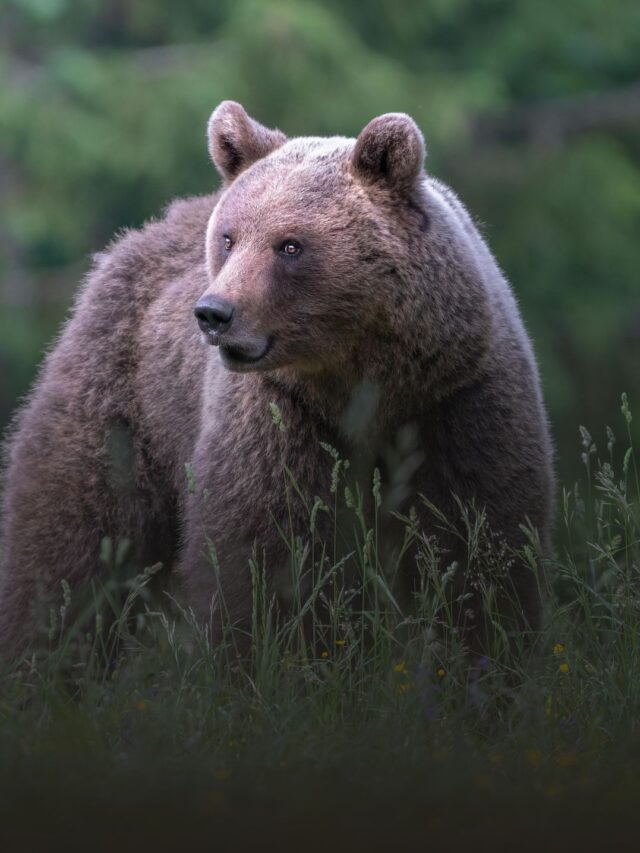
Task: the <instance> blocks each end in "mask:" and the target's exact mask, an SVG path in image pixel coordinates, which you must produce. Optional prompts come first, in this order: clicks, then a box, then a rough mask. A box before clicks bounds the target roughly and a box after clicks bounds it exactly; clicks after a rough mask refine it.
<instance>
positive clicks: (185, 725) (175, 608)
mask: <svg viewBox="0 0 640 853" xmlns="http://www.w3.org/2000/svg"><path fill="white" fill-rule="evenodd" d="M621 408H622V426H623V430H624V431H623V433H622V437H620V438H617V437H616V436H615V435H614V432H613V430H612V429H607V433H606V436H605V441H604V445H603V447H602V448H601V449H599V448H598V446H597V445H596V443H595V442H594V440H593V439H592V437H591V436H590V435H589V433H588V431H587V430H586V429H585V428H581V430H580V436H581V441H582V458H583V462H584V477H583V480H582V482H581V483H580V484H579V485H576V486H575V487H574V488H572V489H570V490H564V491H563V493H562V500H561V507H560V521H559V524H558V530H557V535H556V543H557V548H556V551H555V553H554V554H553V555H548V554H547V555H544V554H542V553H541V549H540V547H539V543H538V541H537V537H536V534H535V531H529V538H528V544H527V546H526V547H525V548H524V549H523V551H522V552H521V553H519V554H517V555H516V554H512V553H508V552H504V553H503V554H502V559H503V563H502V564H501V565H494V564H492V565H491V566H490V565H489V563H488V562H487V561H486V560H485V556H484V555H485V552H484V551H483V542H484V541H485V533H486V519H485V517H484V514H483V513H482V512H476V511H471V510H470V509H469V508H465V507H463V506H460V507H459V509H460V514H461V518H462V519H463V521H464V523H465V524H464V529H465V535H466V538H467V548H468V553H469V555H470V559H471V561H472V562H473V561H475V562H476V564H477V566H476V568H477V567H478V566H479V567H480V570H478V571H476V572H475V573H472V574H473V576H474V578H475V581H474V583H475V587H474V589H473V594H474V595H476V596H478V597H479V599H480V600H481V601H482V603H483V612H484V617H485V620H486V623H487V625H489V626H490V628H491V630H490V632H489V639H488V645H487V647H486V648H485V650H484V653H483V654H482V655H477V654H476V655H471V656H470V655H469V654H468V653H467V652H466V651H465V648H464V636H463V634H462V633H461V631H460V626H459V623H458V619H457V618H456V613H459V612H460V609H461V606H462V607H463V606H464V601H465V598H466V597H467V596H468V595H469V594H470V591H469V589H468V587H467V586H465V585H464V584H463V585H459V584H458V585H456V583H455V581H456V579H457V574H458V573H459V572H460V571H461V569H460V567H458V566H456V565H455V564H452V565H446V561H445V562H444V563H443V554H442V553H441V551H440V550H439V546H438V538H437V535H434V533H433V531H431V532H430V533H429V534H427V533H426V532H425V531H423V530H421V529H420V528H419V526H418V524H417V521H416V514H415V513H413V512H412V513H409V515H407V516H406V517H397V518H396V523H397V524H398V525H402V527H403V529H404V545H403V547H402V549H401V550H400V551H399V552H398V553H397V554H396V556H395V561H391V562H389V560H388V559H387V557H386V556H384V555H383V551H382V546H381V543H380V542H379V534H380V512H381V495H380V479H379V475H378V474H377V473H376V474H375V476H374V480H373V482H372V483H371V484H368V486H367V488H368V489H369V490H370V494H369V495H368V496H367V495H365V490H364V489H359V488H356V487H354V486H352V485H350V483H349V478H348V471H349V467H348V463H347V462H346V461H345V460H342V459H340V457H339V456H338V454H337V452H336V451H335V450H333V449H332V448H326V449H327V453H328V461H329V464H328V470H327V476H328V477H329V478H330V482H331V496H332V498H333V501H334V502H333V505H332V506H329V505H327V504H325V503H323V502H322V501H319V500H316V501H315V502H314V501H310V502H309V504H308V513H309V529H308V531H307V535H306V536H305V537H300V536H299V535H297V533H296V531H294V530H293V529H281V530H280V535H281V536H282V537H283V538H284V540H285V541H286V542H287V545H288V548H289V551H290V555H291V561H290V564H291V576H290V579H289V587H288V591H289V597H290V602H291V607H290V609H289V611H288V615H285V614H284V613H283V611H282V609H281V608H278V607H277V605H276V600H275V597H274V594H273V591H272V588H271V586H270V585H269V584H268V583H267V581H266V574H267V572H266V568H265V567H264V566H263V565H262V564H261V562H260V560H259V559H258V557H257V555H254V559H252V561H251V564H250V571H251V577H252V586H253V608H252V624H251V629H250V632H249V637H247V636H246V635H242V636H239V634H238V632H239V629H237V628H236V627H234V626H231V625H230V626H228V630H227V631H226V633H225V640H224V642H223V643H221V644H219V645H217V646H214V645H213V644H212V642H211V636H210V632H209V631H208V630H207V628H206V626H205V627H203V626H202V625H200V624H198V622H197V620H196V619H195V618H194V616H193V614H192V613H191V612H190V611H189V610H188V609H185V608H184V607H183V606H182V605H181V604H179V603H178V601H176V600H175V599H174V598H173V597H172V596H170V595H169V594H168V593H166V592H165V593H164V594H160V595H158V594H157V593H154V592H153V591H152V589H153V583H154V577H155V573H156V571H157V567H152V568H151V569H147V570H146V571H144V572H143V573H141V574H140V575H138V576H137V577H135V578H134V579H130V580H126V581H119V582H117V581H115V580H113V579H112V580H111V581H109V582H107V583H105V584H104V585H102V586H100V587H98V586H97V585H96V586H94V587H93V593H92V598H91V601H90V602H89V603H88V605H87V606H88V610H87V609H85V610H83V611H82V613H81V614H80V616H79V618H77V619H76V621H75V623H74V624H73V625H72V624H69V616H68V615H69V613H70V612H72V610H73V605H74V600H73V599H74V595H75V593H74V590H72V589H70V588H69V587H68V585H64V588H63V589H62V590H61V600H60V604H59V606H58V607H57V608H55V609H54V610H52V612H51V614H50V620H49V621H50V624H49V635H48V636H49V641H50V647H49V648H48V650H46V651H45V653H43V652H42V650H40V651H39V652H34V653H33V655H32V656H28V657H27V658H25V659H22V660H21V661H19V662H18V663H17V665H15V666H12V667H10V668H6V669H5V671H4V672H3V674H2V694H1V698H0V758H3V761H2V764H1V767H0V781H4V782H5V784H6V783H7V781H8V777H9V775H10V773H16V772H17V771H16V768H22V769H23V771H24V768H36V767H39V768H41V767H42V766H43V762H44V763H45V764H47V763H48V762H49V763H50V762H53V763H54V765H55V762H62V763H66V764H68V763H69V762H72V761H81V762H85V763H88V765H89V766H90V767H92V768H93V772H97V768H98V767H99V768H100V773H102V774H107V776H108V774H113V773H129V772H134V771H136V772H143V770H144V772H146V771H148V769H149V768H150V767H158V768H160V767H161V768H163V769H162V771H160V770H159V771H158V773H159V774H160V775H161V776H162V777H163V778H165V780H166V778H167V777H166V774H167V772H169V776H170V777H171V778H172V779H173V780H174V781H173V783H172V784H177V783H176V782H175V780H176V779H179V778H184V768H185V767H188V768H189V774H190V778H194V779H195V778H197V779H198V780H199V782H198V784H199V785H200V786H202V790H201V791H200V792H199V793H197V796H196V801H197V802H200V799H201V796H202V797H205V799H206V796H209V795H210V796H211V797H212V798H213V799H212V800H211V802H214V801H216V797H219V796H223V794H224V791H227V793H226V794H224V796H225V797H226V796H227V795H228V792H229V791H230V790H236V793H237V792H238V791H239V789H236V788H234V785H239V784H240V781H238V780H242V782H241V788H242V791H244V795H245V796H249V794H247V792H252V793H251V796H255V801H254V805H255V808H258V805H256V803H257V802H258V801H259V800H260V797H263V799H264V796H267V792H268V791H269V790H276V789H278V790H280V789H282V790H285V789H286V790H288V791H290V794H287V796H289V795H290V796H292V797H293V798H294V800H295V797H296V796H297V795H298V791H297V786H298V784H299V783H301V774H302V777H304V779H305V783H304V784H309V778H311V779H313V778H326V777H325V776H324V775H323V774H327V773H329V774H331V773H338V774H341V775H340V776H339V778H340V779H341V780H342V781H341V782H340V783H339V785H338V787H339V788H340V790H342V789H343V788H342V787H341V786H344V785H346V786H347V788H349V787H350V786H351V790H355V798H356V800H358V792H360V793H361V794H362V792H363V791H369V792H371V791H372V790H376V791H378V793H379V792H380V791H381V790H383V789H384V786H385V781H386V780H387V779H388V778H393V779H395V782H394V785H395V786H396V787H398V788H399V789H401V790H403V791H404V793H403V795H402V797H403V802H404V803H405V804H406V803H407V802H412V801H413V800H415V798H416V797H417V796H418V792H419V791H420V790H427V789H428V790H430V791H431V794H430V796H432V797H435V799H436V800H437V799H438V797H440V798H442V797H444V796H445V793H446V792H449V794H451V795H452V796H453V794H452V792H457V793H455V796H456V797H459V796H460V790H463V791H464V790H467V791H469V792H470V796H471V795H473V796H477V795H480V794H482V795H484V794H486V793H487V792H494V793H495V792H497V791H499V792H501V796H504V797H510V796H512V795H513V793H514V791H516V790H521V791H522V790H526V791H530V792H533V794H535V795H536V796H539V797H542V798H543V799H544V798H546V799H553V798H556V799H557V798H558V797H562V796H563V795H565V796H567V797H569V796H570V795H571V797H573V796H574V794H575V792H576V791H578V792H579V797H581V798H582V800H585V798H588V797H589V796H590V794H589V791H595V789H596V787H597V788H598V789H599V788H600V787H601V785H602V780H603V779H605V778H606V779H607V780H608V781H607V783H606V784H607V785H608V786H609V788H608V789H609V791H610V792H611V791H613V790H616V791H618V792H619V791H620V788H619V786H620V785H621V784H622V782H621V780H626V781H625V782H624V784H628V779H629V774H633V768H634V755H635V750H636V748H637V743H638V741H637V734H638V732H637V728H638V720H639V719H640V655H639V654H638V644H639V642H640V640H639V637H640V515H639V506H638V496H639V494H640V488H639V477H638V465H637V460H636V456H635V453H634V450H633V448H632V446H631V444H630V430H629V426H630V423H631V417H632V416H631V413H630V410H629V407H628V403H627V400H626V397H624V396H623V399H622V407H621ZM285 476H288V475H287V472H285ZM289 487H290V489H291V493H292V495H294V497H295V483H292V482H291V480H289ZM297 497H298V498H299V497H300V496H297ZM367 497H369V498H370V499H371V500H370V504H371V511H370V512H369V511H367V510H365V507H366V506H367ZM292 499H293V498H292ZM430 509H431V511H432V513H433V515H434V523H435V527H434V529H435V530H437V528H438V527H446V526H447V525H450V524H451V523H452V522H451V520H450V519H447V518H444V517H443V516H442V515H441V514H440V513H439V512H438V510H437V508H435V507H430ZM345 513H346V514H347V515H348V517H349V518H351V520H352V524H351V530H352V531H353V535H352V548H351V550H350V551H349V552H348V553H346V554H345V553H344V550H343V548H341V547H338V545H337V544H336V542H335V539H333V540H332V538H331V537H329V539H328V540H327V539H325V538H323V537H322V536H320V534H319V532H318V518H319V516H320V514H322V516H324V517H325V521H326V520H327V519H328V520H329V522H330V523H329V525H328V528H329V529H330V530H332V531H334V534H333V535H334V537H337V536H338V535H339V533H338V524H337V522H336V524H335V525H334V524H333V520H334V519H337V517H338V515H340V518H341V520H344V518H345ZM456 530H459V525H457V526H456ZM103 550H104V554H103V556H104V558H105V559H106V560H111V561H112V562H113V565H114V568H117V564H118V561H119V560H121V556H120V557H119V556H118V554H119V553H123V549H118V548H117V547H113V546H112V545H111V543H105V547H104V549H103ZM406 552H410V553H411V554H413V555H414V559H415V560H416V565H417V568H418V572H419V576H420V583H419V585H418V588H417V589H416V591H415V594H414V595H413V596H411V597H410V598H406V597H400V596H398V595H397V594H396V592H395V588H396V585H395V583H394V574H395V573H396V571H397V569H398V566H399V561H400V558H401V556H402V554H403V553H406ZM516 557H517V558H518V559H519V560H521V561H523V562H524V563H526V565H527V567H528V570H529V571H531V572H532V573H533V574H534V575H535V578H536V582H537V583H538V584H539V585H540V588H541V593H542V595H543V599H544V601H545V616H544V623H543V626H542V628H541V629H539V630H535V631H534V630H532V629H530V630H523V628H522V623H520V622H519V623H517V624H516V623H514V622H513V621H511V620H510V619H509V618H507V617H505V615H504V608H503V607H502V608H498V607H497V604H496V602H497V601H498V599H499V597H500V590H501V586H500V584H501V579H503V578H504V574H505V572H504V565H505V561H506V562H509V561H512V560H513V559H514V558H516ZM483 561H484V562H483ZM214 568H215V567H214V566H212V570H214ZM219 604H221V605H222V606H223V605H224V602H219ZM76 611H77V608H76ZM79 625H81V626H83V627H82V628H79V627H78V626H79ZM87 625H92V629H91V630H87V629H86V626H87ZM247 649H248V650H249V651H248V653H247V651H246V650H247ZM47 766H49V765H48V764H47ZM2 768H4V771H3V769H2ZM167 768H172V769H171V770H170V771H167ZM176 768H182V770H181V771H178V770H176ZM24 772H26V771H24ZM3 773H4V774H5V776H4V779H3V778H2V777H3ZM181 774H182V775H181ZM18 775H20V773H18ZM233 780H236V781H235V782H234V781H233ZM345 780H348V781H345ZM417 780H419V782H418V781H417ZM612 780H617V781H615V782H614V781H612ZM22 781H23V784H24V785H28V784H32V782H33V778H32V777H29V779H26V778H23V780H22ZM155 782H157V779H156V780H155ZM155 782H153V783H151V784H152V785H153V784H155ZM353 786H355V789H354V788H353ZM425 786H426V787H425ZM430 786H431V787H430ZM432 788H433V789H435V790H436V793H434V791H433V790H432ZM633 790H636V791H637V786H636V787H635V788H634V789H633ZM202 791H205V794H202ZM206 792H209V793H208V794H206ZM221 792H222V793H221ZM449 794H447V796H448V795H449ZM180 796H184V792H183V794H181V795H180ZM363 796H364V794H363ZM367 796H368V795H367ZM473 796H472V798H473ZM594 796H595V794H594ZM322 797H325V798H328V799H327V802H328V801H329V799H330V798H331V795H330V792H328V791H326V790H325V791H324V793H323V794H321V795H320V799H321V800H322ZM412 798H413V799H412ZM187 799H188V798H187ZM267 799H268V796H267ZM374 799H375V797H374ZM585 801H586V800H585ZM189 802H190V805H193V804H192V803H191V801H189ZM354 807H355V806H354ZM443 808H445V810H446V806H443ZM214 811H215V809H214Z"/></svg>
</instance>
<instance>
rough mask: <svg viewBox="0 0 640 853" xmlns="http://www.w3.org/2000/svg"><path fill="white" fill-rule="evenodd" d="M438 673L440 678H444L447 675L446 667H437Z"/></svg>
mask: <svg viewBox="0 0 640 853" xmlns="http://www.w3.org/2000/svg"><path fill="white" fill-rule="evenodd" d="M436 675H437V676H438V678H444V677H445V675H446V670H445V668H444V667H443V666H439V667H438V668H437V669H436Z"/></svg>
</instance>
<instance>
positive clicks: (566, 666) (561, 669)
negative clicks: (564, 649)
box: [558, 663, 569, 675]
mask: <svg viewBox="0 0 640 853" xmlns="http://www.w3.org/2000/svg"><path fill="white" fill-rule="evenodd" d="M558 671H559V672H561V673H562V674H563V675H566V674H567V673H568V672H569V664H568V663H561V664H560V666H559V667H558Z"/></svg>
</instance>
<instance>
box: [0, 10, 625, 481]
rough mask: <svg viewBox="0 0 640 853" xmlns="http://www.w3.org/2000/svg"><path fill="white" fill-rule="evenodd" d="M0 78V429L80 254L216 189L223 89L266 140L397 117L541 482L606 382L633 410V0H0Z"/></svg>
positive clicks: (563, 464) (571, 452)
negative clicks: (526, 385) (421, 165)
mask: <svg viewBox="0 0 640 853" xmlns="http://www.w3.org/2000/svg"><path fill="white" fill-rule="evenodd" d="M0 80H1V81H2V85H1V86H0V192H1V194H2V206H1V209H0V217H1V219H0V428H2V427H4V426H5V425H6V423H7V422H8V419H9V415H10V412H11V411H12V409H14V408H15V406H16V402H17V400H18V399H19V398H20V396H21V395H22V394H24V393H25V391H26V389H27V388H28V386H29V383H30V382H31V380H32V378H33V376H34V372H35V368H36V365H37V364H38V362H39V360H40V359H41V357H42V353H43V351H44V350H45V348H46V347H47V345H48V342H49V341H50V340H51V338H52V336H53V335H54V333H55V331H56V329H57V328H58V326H59V324H60V322H61V320H62V319H63V317H64V316H65V315H66V313H67V312H68V309H69V306H70V304H71V300H72V296H73V293H74V290H75V288H76V287H77V284H78V281H79V280H80V279H81V277H82V275H83V274H84V273H85V272H86V270H87V268H88V264H89V258H90V254H91V253H92V252H94V251H96V250H99V249H101V248H102V247H103V246H104V245H105V244H106V243H107V242H108V241H109V240H110V239H111V237H112V235H113V234H114V232H116V231H118V229H121V228H123V227H125V226H136V225H139V224H140V223H142V222H143V220H144V219H146V218H147V217H149V216H153V215H157V214H158V213H160V212H161V210H162V208H163V206H165V205H166V204H167V203H168V202H169V201H170V199H171V198H173V197H174V196H178V195H186V194H193V193H205V192H208V191H209V190H211V189H212V188H213V187H214V186H215V185H216V181H217V178H216V174H215V172H214V169H213V167H212V166H211V164H210V163H209V161H208V158H207V154H206V144H205V126H206V122H207V118H208V116H209V114H210V112H211V110H212V109H213V107H214V106H215V105H216V104H217V103H218V102H219V101H220V100H222V99H224V98H233V99H235V100H239V101H241V102H242V103H243V104H244V105H245V106H246V107H247V109H248V110H249V112H250V113H251V114H253V115H255V117H256V118H258V119H259V120H260V121H262V122H264V123H266V124H268V125H275V126H278V127H280V128H281V129H282V130H284V131H285V132H286V133H288V134H290V135H295V134H307V133H309V134H336V133H337V134H350V135H356V134H357V133H358V131H359V130H360V129H361V128H362V127H363V126H364V124H365V123H366V122H367V121H368V120H369V119H370V118H372V117H373V116H375V115H377V114H379V113H382V112H386V111H397V110H404V111H406V112H409V113H410V114H411V115H413V116H414V117H415V118H416V120H417V121H418V123H419V124H420V126H421V128H422V130H423V132H424V134H425V137H426V141H427V147H428V151H429V155H428V159H427V168H428V169H429V170H430V171H431V172H432V173H433V174H435V175H437V176H438V177H440V178H442V179H443V180H445V181H447V182H449V183H451V184H452V186H453V187H454V188H455V189H456V190H457V191H458V192H459V194H460V195H461V197H462V199H463V200H464V201H465V202H466V203H467V205H468V206H469V207H470V209H471V211H472V213H473V214H474V215H475V216H476V218H477V219H478V221H479V222H480V223H481V226H482V228H483V231H484V233H485V235H486V236H487V238H488V240H489V242H490V245H491V247H492V249H493V251H494V252H495V254H496V255H497V257H498V260H499V262H500V263H501V265H502V266H503V268H504V269H505V270H506V272H507V274H508V276H509V278H510V279H511V281H512V283H513V286H514V289H515V291H516V294H517V296H518V298H519V300H520V303H521V305H522V309H523V313H524V316H525V320H526V323H527V325H528V328H529V330H530V332H531V333H532V335H533V338H534V341H535V345H536V350H537V353H538V357H539V361H540V365H541V370H542V375H543V381H544V387H545V393H546V398H547V402H548V406H549V410H550V414H551V419H552V422H553V429H554V433H555V435H556V440H557V445H558V457H559V466H558V467H559V470H560V473H561V476H563V477H564V478H565V480H568V481H570V480H571V478H572V477H573V476H574V474H575V471H576V467H577V464H578V463H579V450H580V448H579V440H578V424H581V423H584V424H587V425H588V426H589V427H590V428H591V429H592V432H593V433H594V435H595V436H596V437H597V438H599V439H602V436H603V432H604V425H605V424H606V423H612V424H614V423H615V424H617V423H618V401H619V394H620V392H621V391H624V390H626V391H628V392H629V394H630V399H631V403H632V405H633V403H635V406H636V411H637V414H638V417H637V418H636V421H635V423H636V424H637V422H638V421H640V374H639V371H638V366H639V365H640V3H638V0H615V2H609V0H580V2H579V3H560V2H557V0H535V2H534V0H341V2H340V1H339V0H325V2H320V0H274V2H260V0H182V2H180V3H169V2H159V1H158V0H0ZM634 425H635V424H634ZM601 443H604V442H601Z"/></svg>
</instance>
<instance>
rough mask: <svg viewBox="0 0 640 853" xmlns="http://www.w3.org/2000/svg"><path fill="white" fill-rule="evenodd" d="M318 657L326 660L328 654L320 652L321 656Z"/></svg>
mask: <svg viewBox="0 0 640 853" xmlns="http://www.w3.org/2000/svg"><path fill="white" fill-rule="evenodd" d="M320 657H321V658H328V657H329V652H322V654H321V655H320Z"/></svg>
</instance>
